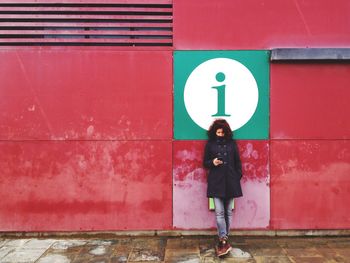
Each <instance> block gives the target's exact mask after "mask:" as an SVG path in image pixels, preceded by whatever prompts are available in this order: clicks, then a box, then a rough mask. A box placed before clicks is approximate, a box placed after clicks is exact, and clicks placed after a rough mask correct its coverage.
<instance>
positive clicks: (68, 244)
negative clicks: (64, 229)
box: [52, 240, 87, 250]
mask: <svg viewBox="0 0 350 263" xmlns="http://www.w3.org/2000/svg"><path fill="white" fill-rule="evenodd" d="M86 243H87V242H86V241H85V240H58V241H56V242H55V243H54V244H53V245H52V249H56V250H67V249H69V248H74V247H81V246H84V245H85V244H86Z"/></svg>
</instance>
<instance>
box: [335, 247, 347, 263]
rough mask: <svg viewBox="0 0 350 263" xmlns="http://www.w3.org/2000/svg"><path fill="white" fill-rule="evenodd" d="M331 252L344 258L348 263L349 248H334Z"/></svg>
mask: <svg viewBox="0 0 350 263" xmlns="http://www.w3.org/2000/svg"><path fill="white" fill-rule="evenodd" d="M333 250H334V252H335V253H336V255H339V256H341V257H343V258H346V259H348V260H349V262H350V246H349V247H347V248H334V249H333Z"/></svg>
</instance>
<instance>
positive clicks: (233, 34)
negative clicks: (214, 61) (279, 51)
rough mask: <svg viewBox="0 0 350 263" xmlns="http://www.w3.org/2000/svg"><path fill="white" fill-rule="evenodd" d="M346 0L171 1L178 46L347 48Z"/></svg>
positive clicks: (349, 31) (349, 37)
mask: <svg viewBox="0 0 350 263" xmlns="http://www.w3.org/2000/svg"><path fill="white" fill-rule="evenodd" d="M349 9H350V3H349V1H348V0H335V1H329V0H318V1H298V0H284V1H279V0H250V1H246V0H236V1H232V0H220V1H212V0H201V1H200V4H198V1H197V0H174V46H175V48H176V49H177V50H183V49H186V50H198V49H201V50H211V49H227V50H235V49H238V50H239V49H269V48H275V47H280V48H281V47H348V46H349V43H350V27H349Z"/></svg>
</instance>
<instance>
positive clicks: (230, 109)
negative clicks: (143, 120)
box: [184, 58, 259, 131]
mask: <svg viewBox="0 0 350 263" xmlns="http://www.w3.org/2000/svg"><path fill="white" fill-rule="evenodd" d="M218 73H223V74H224V75H225V79H224V80H223V81H221V80H220V79H219V81H218V80H217V79H216V75H217V74H218ZM221 75H222V74H221ZM220 81H221V82H220ZM222 85H225V89H224V91H225V111H224V113H225V114H226V115H230V116H212V115H215V114H216V113H218V112H219V111H218V98H219V94H218V92H219V91H218V89H215V88H213V87H218V86H222ZM258 99H259V91H258V85H257V83H256V80H255V78H254V76H253V74H252V73H251V72H250V71H249V69H247V68H246V67H245V66H244V65H243V64H241V63H240V62H238V61H236V60H233V59H229V58H214V59H210V60H207V61H205V62H203V63H202V64H200V65H199V66H197V67H196V68H195V69H194V70H193V71H192V73H191V74H190V76H189V77H188V79H187V81H186V84H185V88H184V102H185V107H186V110H187V112H188V114H189V115H190V117H191V118H192V120H193V121H194V122H195V123H196V124H198V125H199V126H200V127H202V128H203V129H206V130H208V129H209V126H210V125H211V123H212V122H213V120H214V119H217V118H222V119H225V120H226V121H227V122H228V123H229V124H230V126H231V129H232V130H233V131H234V130H237V129H239V128H240V127H242V126H243V125H244V124H246V123H247V122H248V121H249V120H250V118H251V117H252V116H253V114H254V112H255V110H256V107H257V105H258Z"/></svg>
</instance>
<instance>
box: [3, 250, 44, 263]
mask: <svg viewBox="0 0 350 263" xmlns="http://www.w3.org/2000/svg"><path fill="white" fill-rule="evenodd" d="M44 252H45V249H21V248H19V249H15V250H13V251H12V252H10V253H9V254H7V256H5V257H4V258H2V259H1V263H13V262H16V263H32V262H35V261H36V260H38V259H39V258H40V257H41V256H42V255H43V254H44Z"/></svg>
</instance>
